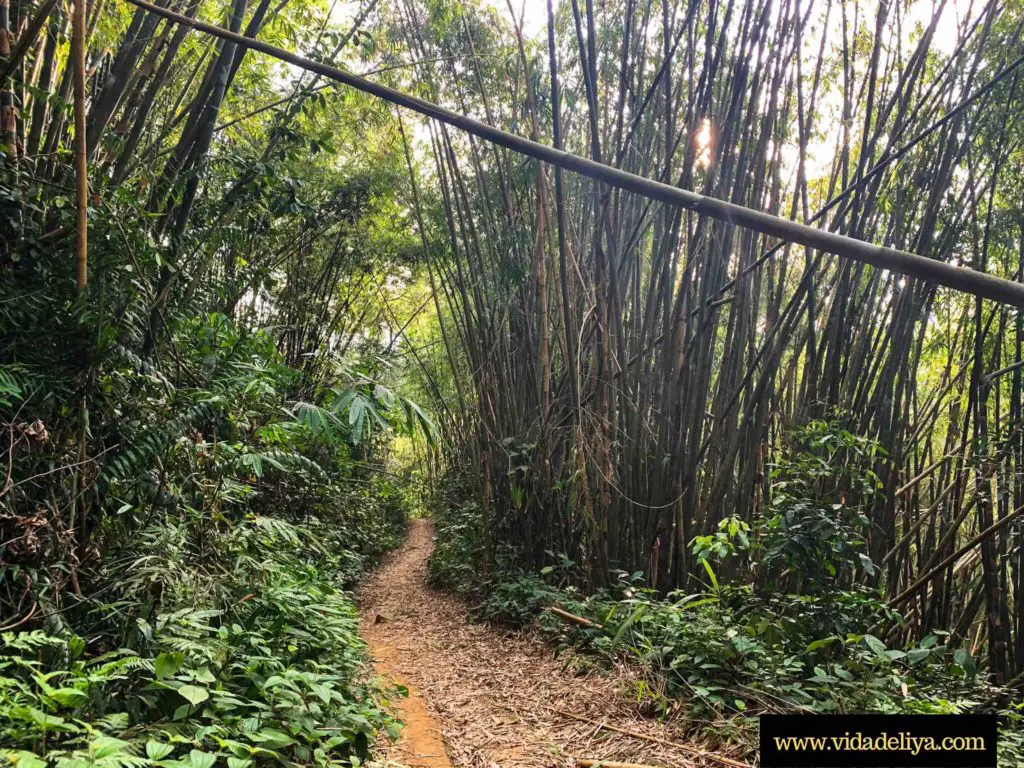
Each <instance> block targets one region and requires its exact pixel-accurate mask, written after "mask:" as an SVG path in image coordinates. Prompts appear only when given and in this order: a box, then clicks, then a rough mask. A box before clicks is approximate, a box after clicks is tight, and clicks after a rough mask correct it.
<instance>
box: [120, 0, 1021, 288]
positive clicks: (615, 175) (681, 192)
mask: <svg viewBox="0 0 1024 768" xmlns="http://www.w3.org/2000/svg"><path fill="white" fill-rule="evenodd" d="M126 2H129V3H131V4H132V5H135V6H138V7H139V8H144V9H146V10H148V11H150V12H152V13H156V14H158V15H160V16H163V17H164V18H166V19H169V20H171V21H173V22H175V23H177V24H183V25H186V26H189V27H191V28H193V29H195V30H198V31H200V32H205V33H206V34H209V35H213V36H215V37H219V38H221V39H223V40H229V41H231V42H234V43H237V44H238V45H241V46H245V47H247V48H251V49H252V50H255V51H259V52H261V53H265V54H267V55H268V56H273V57H274V58H276V59H279V60H281V61H285V62H288V63H289V64H294V65H295V66H297V67H301V68H303V69H307V70H309V71H311V72H316V73H318V74H320V75H323V76H324V77H327V78H329V79H331V80H336V81H338V82H340V83H344V84H345V85H348V86H351V87H352V88H355V89H357V90H360V91H363V92H364V93H369V94H370V95H372V96H376V97H378V98H381V99H384V100H385V101H388V102H390V103H392V104H397V105H399V106H401V107H405V108H407V109H411V110H412V111H414V112H418V113H419V114H421V115H425V116H426V117H431V118H433V119H435V120H439V121H441V122H442V123H446V124H448V125H451V126H454V127H455V128H459V129H460V130H463V131H466V132H467V133H471V134H473V135H474V136H479V137H480V138H482V139H485V140H487V141H490V142H493V143H495V144H498V145H500V146H503V147H505V148H507V149H511V150H512V151H514V152H518V153H520V154H523V155H527V156H529V157H533V158H536V159H537V160H541V161H544V162H546V163H550V164H551V165H554V166H557V167H559V168H564V169H567V170H570V171H575V172H576V173H579V174H581V175H583V176H587V177H588V178H591V179H595V180H597V181H600V182H603V183H605V184H608V185H610V186H612V187H617V188H619V189H624V190H626V191H628V192H633V193H635V194H638V195H642V196H644V197H647V198H650V199H651V200H657V201H659V202H662V203H666V204H668V205H673V206H677V207H680V208H685V209H687V210H691V211H694V212H696V213H699V214H703V215H705V216H710V217H712V218H714V219H718V220H720V221H725V222H727V223H730V224H735V225H736V226H740V227H744V228H746V229H751V230H753V231H755V232H760V233H761V234H764V235H769V236H771V237H778V238H780V239H782V240H786V241H788V242H793V243H797V244H799V245H803V246H806V247H808V248H814V249H816V250H820V251H824V252H826V253H831V254H835V255H836V256H841V257H843V258H847V259H852V260H854V261H859V262H863V263H865V264H870V265H872V266H875V267H880V268H883V269H890V270H892V271H893V272H899V273H900V274H904V275H907V276H909V277H916V278H920V279H922V280H925V281H928V282H931V283H935V284H937V285H943V286H946V287H948V288H953V289H954V290H957V291H962V292H964V293H969V294H973V295H975V296H980V297H982V298H986V299H993V300H995V301H999V302H1002V303H1004V304H1010V305H1013V306H1015V307H1020V308H1024V284H1021V283H1016V282H1013V281H1011V280H1004V279H1003V278H1000V277H996V276H995V275H990V274H988V273H985V272H978V271H975V270H972V269H967V268H966V267H955V266H953V265H952V264H947V263H946V262H942V261H936V260H934V259H929V258H925V257H924V256H919V255H917V254H914V253H908V252H906V251H899V250H896V249H895V248H885V247H883V246H879V245H873V244H871V243H867V242H864V241H863V240H857V239H855V238H852V237H847V236H845V235H840V234H837V233H835V232H828V231H826V230H822V229H816V228H815V227H811V226H808V225H806V224H800V223H798V222H795V221H791V220H789V219H785V218H782V217H781V216H773V215H771V214H768V213H764V212H763V211H757V210H754V209H752V208H747V207H745V206H742V205H736V204H734V203H728V202H726V201H724V200H718V199H716V198H713V197H707V196H705V195H700V194H698V193H696V192H692V191H690V190H688V189H682V188H680V187H674V186H671V185H670V184H664V183H662V182H659V181H654V180H653V179H646V178H644V177H643V176H637V175H636V174H632V173H627V172H626V171H622V170H619V169H618V168H613V167H611V166H609V165H605V164H604V163H599V162H597V161H594V160H588V159H586V158H583V157H579V156H577V155H574V154H571V153H569V152H565V151H562V150H558V149H555V148H554V147H550V146H548V145H546V144H540V143H538V142H535V141H530V140H529V139H526V138H523V137H522V136H516V135H515V134H512V133H508V132H507V131H503V130H501V129H500V128H495V127H494V126H491V125H487V124H486V123H482V122H480V121H479V120H474V119H473V118H471V117H467V116H465V115H460V114H458V113H457V112H452V111H451V110H448V109H445V108H444V107H442V106H439V105H437V104H434V103H432V102H429V101H426V100H425V99H420V98H417V97H416V96H411V95H409V94H407V93H403V92H402V91H398V90H395V89H394V88H389V87H387V86H386V85H381V84H379V83H374V82H372V81H370V80H366V79H365V78H362V77H359V76H358V75H353V74H352V73H350V72H346V71H345V70H343V69H339V68H337V67H333V66H331V65H329V64H324V63H323V62H319V61H313V60H312V59H308V58H306V57H305V56H300V55H298V54H296V53H292V52H291V51H286V50H284V49H283V48H278V47H277V46H274V45H270V44H269V43H264V42H262V41H260V40H255V39H253V38H249V37H245V36H244V35H240V34H238V33H236V32H231V31H230V30H227V29H224V28H223V27H218V26H216V25H213V24H206V23H205V22H201V21H196V20H195V19H190V18H188V17H187V16H183V15H181V14H179V13H175V12H174V11H171V10H168V9H166V8H161V7H159V6H156V5H153V4H152V3H149V2H147V1H146V0H126Z"/></svg>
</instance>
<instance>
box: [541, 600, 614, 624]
mask: <svg viewBox="0 0 1024 768" xmlns="http://www.w3.org/2000/svg"><path fill="white" fill-rule="evenodd" d="M548 612H550V613H553V614H555V616H557V617H558V618H560V619H564V620H565V621H571V622H572V623H573V624H579V625H580V626H581V627H587V628H588V629H604V625H603V624H598V623H597V622H595V621H591V620H590V619H585V618H583V617H582V616H577V615H575V614H573V613H569V612H568V611H563V610H562V609H561V608H557V607H555V606H553V605H550V606H548Z"/></svg>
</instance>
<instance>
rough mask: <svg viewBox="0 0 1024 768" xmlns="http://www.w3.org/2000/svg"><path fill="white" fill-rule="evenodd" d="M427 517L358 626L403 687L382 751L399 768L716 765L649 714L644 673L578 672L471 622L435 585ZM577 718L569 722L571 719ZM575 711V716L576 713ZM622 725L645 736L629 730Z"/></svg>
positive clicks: (373, 581) (379, 576) (369, 583)
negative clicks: (394, 726)
mask: <svg viewBox="0 0 1024 768" xmlns="http://www.w3.org/2000/svg"><path fill="white" fill-rule="evenodd" d="M432 548H433V528H432V526H431V524H430V522H429V521H425V520H414V521H412V522H411V523H410V527H409V534H408V537H407V538H406V540H405V543H404V544H403V545H402V546H401V547H400V548H399V549H398V550H396V551H395V552H393V553H391V555H390V556H389V557H388V558H387V559H386V560H385V561H384V563H383V564H382V565H381V567H380V568H378V569H377V571H376V572H375V573H373V574H372V575H371V576H369V577H368V578H367V579H366V580H365V582H364V583H363V585H362V587H361V589H360V590H359V595H358V596H359V604H360V609H361V612H362V625H361V631H362V634H363V637H364V638H365V639H366V641H367V643H368V644H369V647H370V652H371V654H372V657H373V662H374V666H375V668H376V670H377V673H378V674H379V675H381V676H382V677H383V678H385V679H386V680H388V681H393V682H395V683H397V684H400V685H404V686H406V687H407V688H408V689H409V696H408V697H403V698H397V699H396V700H395V701H394V706H395V709H396V713H397V715H398V717H399V718H400V719H401V720H402V721H403V722H404V723H405V728H404V729H403V733H402V737H401V739H400V740H399V741H398V743H396V744H394V745H390V746H388V745H385V746H384V747H383V752H384V753H385V754H384V755H383V758H384V760H385V761H386V762H387V763H388V764H390V765H392V766H393V765H396V764H398V765H405V766H416V767H417V768H444V767H446V766H468V767H471V768H498V767H500V768H527V767H529V768H540V767H541V766H544V767H550V766H569V765H573V764H574V759H575V758H590V759H602V760H612V761H618V762H630V763H643V764H646V765H654V766H665V767H666V768H674V767H676V766H687V767H688V766H704V765H714V764H715V763H713V762H712V761H711V760H710V759H709V758H707V757H705V756H703V755H700V754H699V752H700V750H699V747H698V746H697V745H696V744H694V743H693V742H691V741H687V742H685V743H684V742H683V741H682V739H681V736H680V731H679V726H678V724H672V723H664V722H659V721H657V720H652V719H644V718H640V717H639V715H638V713H637V690H638V684H639V683H640V682H641V681H642V680H643V678H642V675H641V673H640V671H639V670H637V669H634V668H630V667H627V666H618V665H616V666H614V667H612V668H610V669H594V668H593V667H594V665H593V663H590V664H589V665H586V667H584V668H587V667H589V668H590V669H589V671H587V672H585V673H581V672H580V671H579V670H578V668H577V666H578V665H574V664H569V663H567V661H568V660H571V658H572V657H571V655H569V656H567V655H565V654H563V655H562V656H561V657H560V658H555V656H554V653H553V650H552V649H551V647H550V646H545V645H544V644H543V643H542V642H541V641H540V640H539V639H538V638H537V637H535V636H534V635H533V633H531V632H528V631H527V632H506V631H502V630H501V629H499V628H495V627H493V626H490V625H486V624H474V623H470V622H469V621H468V620H467V618H466V605H465V604H464V603H462V602H460V601H459V600H458V599H457V598H455V597H452V596H450V595H447V594H445V593H443V592H440V591H437V590H435V589H433V588H432V587H431V586H430V585H429V584H428V583H427V558H428V557H429V556H430V552H431V550H432ZM566 713H571V715H569V714H566ZM574 716H575V717H574ZM614 729H620V730H629V731H633V732H635V733H640V734H643V735H644V736H646V737H647V738H646V739H641V738H639V737H638V736H631V735H626V734H623V733H620V732H616V730H614Z"/></svg>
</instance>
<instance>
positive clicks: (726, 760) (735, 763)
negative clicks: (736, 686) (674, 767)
mask: <svg viewBox="0 0 1024 768" xmlns="http://www.w3.org/2000/svg"><path fill="white" fill-rule="evenodd" d="M548 709H550V710H551V711H552V712H555V713H557V714H559V715H562V716H563V717H571V718H572V719H573V720H579V721H580V722H582V723H589V724H590V725H595V726H597V727H598V728H601V729H603V730H606V731H613V732H614V733H621V734H622V735H623V736H632V737H633V738H634V739H640V740H641V741H649V742H651V743H652V744H661V745H662V746H666V747H673V748H674V749H679V750H682V751H683V752H688V753H690V754H691V755H695V756H696V757H700V758H703V759H705V760H711V761H713V762H716V763H720V764H721V765H728V766H730V768H752V766H750V765H748V764H747V763H744V762H741V761H740V760H733V759H732V758H731V757H725V756H724V755H716V754H715V753H713V752H705V751H704V750H703V749H700V748H699V747H691V746H689V745H688V744H682V743H680V742H678V741H669V740H668V739H662V738H659V737H658V736H649V735H648V734H646V733H640V732H639V731H631V730H629V729H627V728H619V727H617V726H614V725H608V723H604V722H599V721H597V720H591V719H590V718H589V717H583V716H582V715H574V714H573V713H572V712H566V711H565V710H564V709H558V708H557V707H548ZM604 765H608V763H604Z"/></svg>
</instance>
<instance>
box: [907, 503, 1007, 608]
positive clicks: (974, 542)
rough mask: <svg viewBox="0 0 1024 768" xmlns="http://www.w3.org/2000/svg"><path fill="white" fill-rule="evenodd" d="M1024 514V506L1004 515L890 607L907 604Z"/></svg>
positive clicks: (919, 580)
mask: <svg viewBox="0 0 1024 768" xmlns="http://www.w3.org/2000/svg"><path fill="white" fill-rule="evenodd" d="M1022 513H1024V506H1020V507H1017V509H1015V510H1013V512H1010V513H1009V514H1007V515H1003V516H1002V517H1001V518H1000V519H999V520H998V521H997V522H995V523H993V524H992V525H990V526H989V527H988V528H986V529H985V530H983V531H982V532H981V533H979V534H978V535H977V536H975V537H974V538H973V539H971V540H970V541H968V542H967V543H966V544H964V545H963V546H962V547H960V549H958V550H957V551H956V552H954V553H953V554H951V555H950V556H949V557H947V558H945V559H944V560H942V562H940V563H938V564H937V565H936V566H935V567H934V568H931V569H929V570H928V572H927V573H926V574H925V575H924V576H922V577H921V578H919V579H918V580H917V581H915V582H914V583H913V584H911V585H910V586H909V587H907V588H906V589H905V590H903V592H901V593H900V594H899V595H897V596H896V597H894V598H893V599H892V600H890V601H889V605H890V606H897V605H899V604H900V603H903V602H905V601H906V600H907V599H908V598H911V597H913V596H914V593H915V592H917V590H919V589H920V588H921V587H923V586H924V585H925V584H927V583H928V582H929V581H931V580H932V578H934V576H935V575H936V574H937V573H939V571H942V570H944V569H945V568H946V567H948V566H949V564H950V563H954V562H956V561H957V560H959V559H960V558H961V557H963V556H964V555H965V554H967V553H968V552H969V551H971V550H972V549H974V548H975V547H976V546H978V545H979V544H981V543H982V542H983V541H985V540H986V539H988V538H989V537H990V536H992V534H994V533H996V532H998V531H1000V530H1002V529H1003V528H1005V527H1006V526H1008V525H1009V524H1010V523H1012V522H1013V521H1014V520H1016V519H1017V518H1018V517H1020V515H1021V514H1022Z"/></svg>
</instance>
